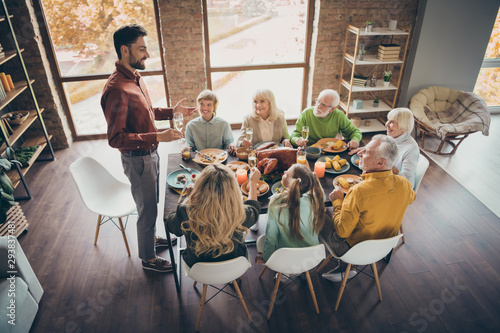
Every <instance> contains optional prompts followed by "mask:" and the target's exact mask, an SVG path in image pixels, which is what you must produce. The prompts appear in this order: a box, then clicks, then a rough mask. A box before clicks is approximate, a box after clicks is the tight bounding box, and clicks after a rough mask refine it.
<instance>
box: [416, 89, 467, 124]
mask: <svg viewBox="0 0 500 333" xmlns="http://www.w3.org/2000/svg"><path fill="white" fill-rule="evenodd" d="M462 92H463V91H462V90H457V89H450V88H446V87H437V86H431V87H428V88H425V89H421V90H420V91H419V92H418V93H416V94H415V95H414V96H413V97H412V98H411V100H410V107H409V108H410V110H411V111H412V113H413V116H414V117H415V119H417V120H419V121H420V122H422V123H424V124H426V125H428V126H430V127H432V125H433V123H432V122H431V121H430V120H429V119H428V118H427V115H426V111H425V110H426V108H427V110H429V111H432V112H442V111H446V110H448V109H449V108H450V107H451V106H452V105H453V103H455V101H456V100H457V98H458V96H460V95H461V94H462Z"/></svg>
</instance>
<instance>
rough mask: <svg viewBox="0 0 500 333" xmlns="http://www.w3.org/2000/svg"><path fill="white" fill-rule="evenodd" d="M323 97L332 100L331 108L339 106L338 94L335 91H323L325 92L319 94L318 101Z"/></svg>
mask: <svg viewBox="0 0 500 333" xmlns="http://www.w3.org/2000/svg"><path fill="white" fill-rule="evenodd" d="M325 95H329V96H332V98H333V101H332V106H333V107H337V106H338V105H339V104H340V96H339V93H338V92H336V91H335V90H333V89H325V90H323V91H322V92H320V93H319V95H318V99H320V98H321V97H323V96H325Z"/></svg>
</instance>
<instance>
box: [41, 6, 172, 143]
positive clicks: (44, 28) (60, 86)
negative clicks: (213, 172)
mask: <svg viewBox="0 0 500 333" xmlns="http://www.w3.org/2000/svg"><path fill="white" fill-rule="evenodd" d="M150 1H152V2H153V6H154V11H155V22H156V33H157V35H158V44H159V46H160V47H159V51H160V58H161V67H162V69H161V70H149V71H148V70H144V71H140V73H141V76H159V75H161V76H162V77H163V84H164V87H165V96H166V100H167V106H168V107H170V95H169V91H168V84H167V82H168V79H167V74H166V73H167V71H166V66H165V57H164V52H163V47H162V45H163V37H162V35H161V27H160V23H159V22H160V13H159V6H158V0H150ZM33 7H34V8H35V12H37V13H41V15H40V17H39V20H40V21H41V22H39V23H40V33H41V35H42V40H43V43H44V45H45V46H46V50H47V58H48V60H49V64H50V69H51V72H52V73H53V77H54V81H55V84H56V87H57V90H58V91H59V92H61V94H60V96H61V103H62V105H63V110H64V114H65V115H66V117H67V118H68V119H69V121H68V124H69V127H70V130H71V134H72V137H73V139H74V140H97V139H106V138H107V134H106V133H103V134H86V135H78V133H77V131H76V127H75V123H74V119H73V116H72V113H71V103H70V102H69V96H67V93H66V89H65V88H64V83H69V82H80V81H96V80H107V79H108V77H109V76H110V75H111V74H112V73H109V74H108V73H106V74H89V75H68V76H61V70H60V68H59V64H58V62H57V57H56V52H55V49H54V43H53V42H52V36H51V34H50V30H49V26H48V24H47V19H46V16H45V11H44V7H43V4H42V0H36V1H33Z"/></svg>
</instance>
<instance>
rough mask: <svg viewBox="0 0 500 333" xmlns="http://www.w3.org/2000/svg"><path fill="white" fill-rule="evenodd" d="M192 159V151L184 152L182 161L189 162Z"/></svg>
mask: <svg viewBox="0 0 500 333" xmlns="http://www.w3.org/2000/svg"><path fill="white" fill-rule="evenodd" d="M190 158H191V149H188V150H185V151H183V152H182V159H183V160H185V161H188V160H189V159H190Z"/></svg>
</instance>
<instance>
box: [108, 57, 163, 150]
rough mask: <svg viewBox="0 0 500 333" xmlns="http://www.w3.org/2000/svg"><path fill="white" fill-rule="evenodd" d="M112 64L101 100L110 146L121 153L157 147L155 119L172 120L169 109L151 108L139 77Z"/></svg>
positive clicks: (149, 100) (122, 67)
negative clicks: (113, 69) (113, 67)
mask: <svg viewBox="0 0 500 333" xmlns="http://www.w3.org/2000/svg"><path fill="white" fill-rule="evenodd" d="M115 65H116V69H115V71H114V72H113V74H111V75H110V77H109V78H108V81H107V82H106V85H105V86H104V90H103V92H102V97H101V107H102V110H103V111H104V116H105V117H106V121H107V123H108V142H109V145H110V146H111V147H113V148H118V150H120V152H122V153H125V152H128V151H132V150H142V151H145V150H148V149H150V148H152V147H153V146H157V145H158V140H157V139H156V132H157V129H156V126H155V124H154V120H155V119H156V120H169V119H172V109H171V108H153V106H152V105H151V99H150V98H149V94H148V90H147V89H146V85H145V84H144V81H143V80H142V78H141V75H140V74H139V73H138V72H135V74H134V73H132V72H131V71H130V70H128V69H127V68H125V67H124V66H122V65H120V64H118V62H116V64H115Z"/></svg>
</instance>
